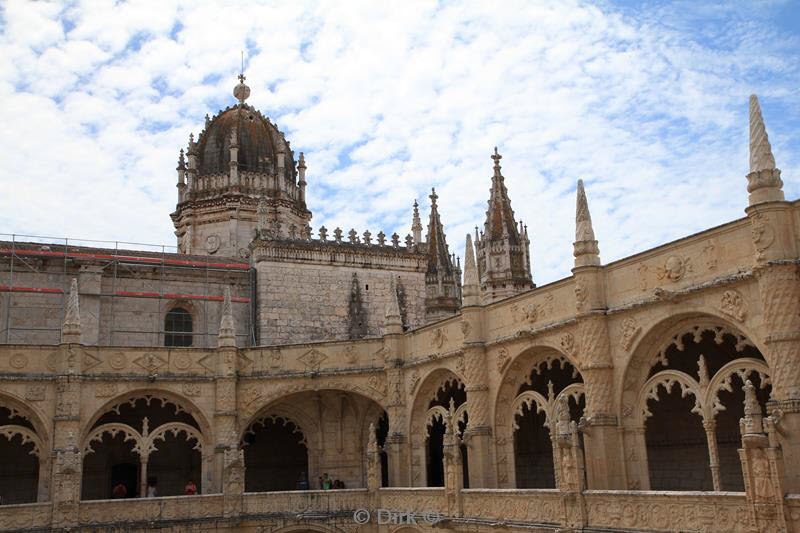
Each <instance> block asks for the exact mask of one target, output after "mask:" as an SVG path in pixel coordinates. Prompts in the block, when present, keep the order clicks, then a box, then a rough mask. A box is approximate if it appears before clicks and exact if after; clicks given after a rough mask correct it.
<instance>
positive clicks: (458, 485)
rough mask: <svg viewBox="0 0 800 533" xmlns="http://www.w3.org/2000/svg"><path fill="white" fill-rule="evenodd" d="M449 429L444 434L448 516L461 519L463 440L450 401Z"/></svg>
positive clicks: (447, 422) (445, 489)
mask: <svg viewBox="0 0 800 533" xmlns="http://www.w3.org/2000/svg"><path fill="white" fill-rule="evenodd" d="M445 422H446V425H447V427H446V428H445V433H444V443H443V444H444V445H443V450H442V451H443V458H442V462H443V466H444V492H445V497H446V499H447V514H448V516H451V517H459V516H461V515H462V512H463V502H462V495H461V490H462V489H463V488H464V477H463V476H464V465H463V463H462V460H463V459H462V457H461V439H460V438H459V437H458V434H457V432H456V428H455V426H456V424H457V421H456V419H455V406H454V404H453V400H452V399H451V400H450V411H449V413H448V416H447V420H446V421H445Z"/></svg>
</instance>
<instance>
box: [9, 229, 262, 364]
mask: <svg viewBox="0 0 800 533" xmlns="http://www.w3.org/2000/svg"><path fill="white" fill-rule="evenodd" d="M89 265H91V266H94V267H95V270H94V271H95V272H99V273H100V275H101V280H100V291H99V292H98V293H91V294H90V296H97V297H99V299H100V300H99V306H100V309H101V310H102V309H107V310H108V317H105V316H97V317H96V319H97V323H98V338H97V344H98V345H101V346H128V345H132V346H153V345H161V344H162V343H163V339H164V334H165V333H168V332H166V331H165V330H164V316H165V314H166V312H167V311H168V310H169V309H168V307H169V306H170V305H172V303H174V302H192V305H196V306H198V307H201V309H202V321H200V323H199V324H198V327H195V326H194V323H193V328H192V332H191V335H192V336H193V342H192V346H193V347H202V348H209V347H213V346H215V345H216V339H211V337H212V336H215V335H216V331H217V329H216V328H211V327H209V316H210V314H209V311H215V312H217V313H216V314H217V316H219V313H218V311H219V310H221V306H222V300H223V296H222V288H221V287H222V286H223V285H232V284H233V285H234V287H232V290H231V296H232V297H231V302H232V304H233V305H234V314H235V315H237V316H241V315H242V314H243V313H238V312H237V307H236V306H241V305H244V306H246V309H247V311H246V315H245V316H246V317H247V324H246V330H245V331H246V333H241V332H238V333H237V337H240V338H242V337H243V338H242V339H241V341H240V343H239V344H240V345H244V346H253V345H255V344H257V342H256V331H255V327H254V316H255V311H256V309H255V275H254V269H252V267H251V266H250V264H249V263H248V262H244V261H241V260H237V259H231V258H215V257H213V256H197V255H191V256H190V255H185V254H179V253H177V248H176V247H175V246H169V245H152V244H145V243H135V242H124V241H104V240H93V239H74V238H59V237H43V236H36V235H20V234H13V233H0V268H2V269H3V271H0V296H2V299H0V303H2V304H3V305H2V306H0V310H2V316H0V324H2V331H0V340H2V342H4V343H5V344H30V343H31V342H30V339H31V338H33V336H36V338H37V339H38V340H42V339H45V340H47V341H48V342H36V344H58V343H59V342H60V340H61V319H62V318H63V316H64V313H65V307H66V303H67V298H68V295H69V287H70V283H71V279H72V278H73V277H78V276H79V275H80V273H81V271H82V267H86V266H89ZM198 274H199V276H198ZM181 276H183V279H181ZM124 280H128V283H127V284H128V285H130V284H131V281H132V280H135V282H138V283H139V284H143V285H145V287H143V288H144V289H145V290H129V289H130V288H129V287H126V286H125V285H126V284H125V283H123V281H124ZM170 284H189V285H191V288H190V289H189V290H186V291H181V292H175V291H174V290H169V285H170ZM109 285H110V286H109ZM198 288H200V290H199V291H198V290H197V289H198ZM212 289H213V290H212ZM81 292H83V291H81ZM31 295H41V298H35V299H34V303H35V305H34V303H31V298H30V296H31ZM125 299H137V300H142V301H144V300H152V301H153V304H152V305H150V306H149V309H148V310H147V311H144V312H145V313H148V314H149V315H150V316H149V317H148V319H147V322H148V323H149V324H151V327H150V328H146V329H142V328H139V329H131V328H130V326H129V325H127V324H126V323H125V321H124V320H120V319H119V316H118V315H119V314H120V312H121V311H122V310H123V309H125V304H123V303H122V301H124V300H125ZM3 300H5V301H3ZM32 313H33V315H34V316H37V317H38V318H39V320H31V319H30V317H31V316H32ZM137 313H140V314H141V312H140V311H137ZM100 315H102V313H100ZM193 322H194V321H193ZM37 323H38V324H39V325H37ZM42 324H43V325H42ZM103 324H107V327H103ZM216 326H218V324H216ZM169 333H171V332H169ZM123 335H126V336H130V335H139V336H147V338H149V339H151V340H150V341H149V342H147V343H138V342H137V343H133V344H128V343H125V342H122V343H120V339H122V338H123V337H122V336H123ZM195 341H197V342H195Z"/></svg>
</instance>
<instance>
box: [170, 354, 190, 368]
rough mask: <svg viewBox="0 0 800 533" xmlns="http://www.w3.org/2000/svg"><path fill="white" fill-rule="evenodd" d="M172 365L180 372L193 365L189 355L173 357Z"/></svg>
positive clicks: (175, 355)
mask: <svg viewBox="0 0 800 533" xmlns="http://www.w3.org/2000/svg"><path fill="white" fill-rule="evenodd" d="M172 363H173V364H174V365H175V368H177V369H178V370H186V369H188V368H189V367H190V366H191V365H192V358H191V357H190V356H189V354H187V353H176V354H174V355H173V356H172Z"/></svg>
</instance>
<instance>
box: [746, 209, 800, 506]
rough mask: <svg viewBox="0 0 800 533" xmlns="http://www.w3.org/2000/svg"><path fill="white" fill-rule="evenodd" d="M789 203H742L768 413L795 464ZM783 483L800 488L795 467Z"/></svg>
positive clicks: (794, 270) (799, 356) (798, 289)
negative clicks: (751, 251)
mask: <svg viewBox="0 0 800 533" xmlns="http://www.w3.org/2000/svg"><path fill="white" fill-rule="evenodd" d="M790 206H791V204H788V203H787V202H771V203H763V204H758V205H756V206H751V207H749V208H748V209H747V214H748V217H749V218H750V223H751V234H752V237H753V244H754V248H755V263H756V265H755V267H754V269H753V270H754V273H755V275H756V279H757V280H758V291H759V296H760V300H761V313H762V316H763V320H762V323H763V328H764V334H765V335H764V343H765V345H766V351H765V353H764V357H765V359H766V360H767V363H768V364H769V366H770V369H771V370H772V376H771V379H772V398H771V400H770V402H769V404H768V411H769V412H770V413H776V412H777V413H780V415H781V419H780V426H781V433H780V440H781V445H782V448H783V453H784V455H785V458H786V464H788V465H796V464H800V271H798V265H797V264H796V251H795V249H794V245H795V242H794V241H795V239H794V237H793V235H794V234H795V233H796V231H797V230H796V229H795V228H794V226H793V219H792V212H791V207H790ZM784 481H785V484H786V489H787V490H788V491H789V492H798V491H800V469H797V468H790V469H789V470H787V471H786V472H785V480H784Z"/></svg>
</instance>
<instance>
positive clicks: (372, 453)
mask: <svg viewBox="0 0 800 533" xmlns="http://www.w3.org/2000/svg"><path fill="white" fill-rule="evenodd" d="M366 459H367V490H369V496H370V500H371V502H370V503H371V505H370V507H371V508H372V509H377V508H379V507H380V503H379V498H380V495H379V492H378V489H380V488H381V477H382V472H381V451H380V448H379V447H378V441H377V439H376V437H375V424H370V425H369V441H368V442H367V453H366Z"/></svg>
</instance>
